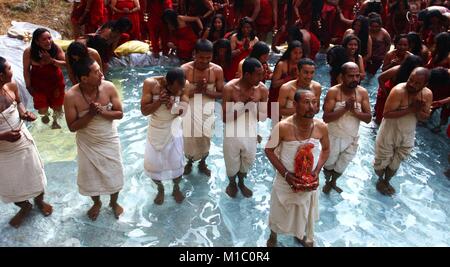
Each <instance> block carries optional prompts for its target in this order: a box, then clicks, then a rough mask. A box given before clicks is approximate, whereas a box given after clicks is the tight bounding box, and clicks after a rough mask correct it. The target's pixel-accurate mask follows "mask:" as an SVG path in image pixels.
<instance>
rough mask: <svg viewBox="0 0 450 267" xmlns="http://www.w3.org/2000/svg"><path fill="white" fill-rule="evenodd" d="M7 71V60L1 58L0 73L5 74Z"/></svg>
mask: <svg viewBox="0 0 450 267" xmlns="http://www.w3.org/2000/svg"><path fill="white" fill-rule="evenodd" d="M5 70H6V59H5V58H4V57H0V73H5Z"/></svg>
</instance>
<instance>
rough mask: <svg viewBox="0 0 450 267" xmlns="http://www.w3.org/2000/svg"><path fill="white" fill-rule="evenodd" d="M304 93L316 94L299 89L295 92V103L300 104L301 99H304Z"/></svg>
mask: <svg viewBox="0 0 450 267" xmlns="http://www.w3.org/2000/svg"><path fill="white" fill-rule="evenodd" d="M304 93H312V94H314V93H313V91H311V90H305V89H298V90H297V91H295V94H294V101H295V102H296V103H298V102H299V101H300V99H301V98H302V94H304Z"/></svg>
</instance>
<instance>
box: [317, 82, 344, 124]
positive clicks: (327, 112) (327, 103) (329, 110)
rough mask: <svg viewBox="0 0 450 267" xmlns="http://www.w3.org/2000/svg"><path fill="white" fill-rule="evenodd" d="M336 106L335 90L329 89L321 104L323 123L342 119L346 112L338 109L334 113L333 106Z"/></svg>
mask: <svg viewBox="0 0 450 267" xmlns="http://www.w3.org/2000/svg"><path fill="white" fill-rule="evenodd" d="M335 105H336V88H334V89H333V88H330V90H328V93H327V95H326V96H325V100H324V102H323V117H322V118H323V121H324V122H326V123H329V122H332V121H335V120H337V119H339V118H340V117H342V115H344V114H345V113H346V112H347V110H346V109H345V108H340V109H337V110H336V111H334V106H335Z"/></svg>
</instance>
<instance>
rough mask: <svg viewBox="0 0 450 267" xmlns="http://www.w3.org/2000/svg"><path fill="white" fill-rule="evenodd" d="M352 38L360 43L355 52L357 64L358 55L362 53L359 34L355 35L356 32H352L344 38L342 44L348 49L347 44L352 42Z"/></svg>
mask: <svg viewBox="0 0 450 267" xmlns="http://www.w3.org/2000/svg"><path fill="white" fill-rule="evenodd" d="M352 40H356V42H357V43H358V50H356V52H355V55H354V57H355V62H356V64H358V57H359V55H360V51H361V40H359V38H358V36H356V35H354V34H350V35H347V36H345V38H344V40H342V46H343V47H344V48H345V49H347V45H348V43H350V41H352Z"/></svg>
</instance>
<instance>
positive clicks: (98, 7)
mask: <svg viewBox="0 0 450 267" xmlns="http://www.w3.org/2000/svg"><path fill="white" fill-rule="evenodd" d="M88 4H89V6H88ZM70 20H71V22H72V26H73V32H74V39H77V38H78V37H79V36H80V35H81V31H80V26H82V25H84V34H88V33H94V32H95V31H96V30H97V29H98V28H99V27H100V26H101V25H102V24H103V23H104V22H105V21H106V14H105V7H104V5H103V0H92V1H88V0H81V1H80V2H74V3H73V9H72V13H71V16H70Z"/></svg>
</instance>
